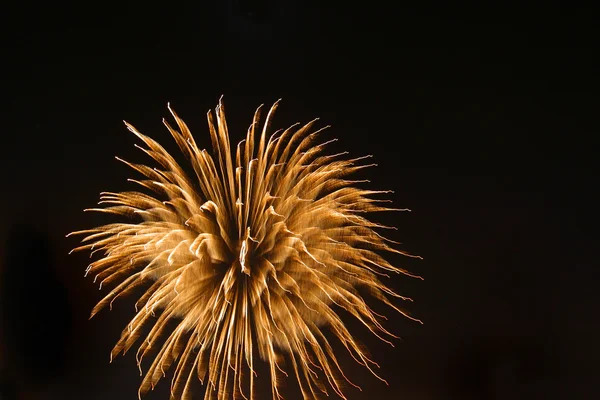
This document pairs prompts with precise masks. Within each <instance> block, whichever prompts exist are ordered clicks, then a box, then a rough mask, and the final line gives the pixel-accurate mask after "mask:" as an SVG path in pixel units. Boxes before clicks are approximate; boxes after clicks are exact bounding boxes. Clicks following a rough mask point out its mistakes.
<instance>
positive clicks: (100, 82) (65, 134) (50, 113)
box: [0, 0, 600, 400]
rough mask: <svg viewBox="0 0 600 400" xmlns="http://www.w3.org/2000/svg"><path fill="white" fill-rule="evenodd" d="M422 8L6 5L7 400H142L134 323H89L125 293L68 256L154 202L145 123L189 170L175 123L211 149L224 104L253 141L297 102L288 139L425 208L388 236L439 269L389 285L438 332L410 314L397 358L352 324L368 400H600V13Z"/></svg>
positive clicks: (1, 363) (392, 219) (2, 343)
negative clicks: (322, 148) (122, 214)
mask: <svg viewBox="0 0 600 400" xmlns="http://www.w3.org/2000/svg"><path fill="white" fill-rule="evenodd" d="M197 3H200V2H197ZM319 3H328V4H329V5H327V6H323V5H319ZM334 3H339V4H338V5H333V4H334ZM347 3H350V4H347ZM392 3H393V2H390V4H392ZM413 3H415V4H416V3H419V4H420V5H419V6H417V5H410V6H405V7H404V8H402V7H399V6H398V7H397V8H393V9H392V8H386V7H385V6H384V5H383V3H381V4H380V3H374V2H356V4H355V5H352V4H354V3H352V2H333V3H332V2H325V1H321V2H317V1H299V0H281V1H275V0H260V1H258V0H255V1H249V0H248V1H242V0H237V1H236V0H225V1H222V2H212V4H207V5H206V6H202V7H201V6H199V5H197V6H194V7H190V6H187V7H178V6H176V5H175V3H173V4H167V3H164V2H162V3H151V2H146V3H144V4H143V5H140V6H138V7H125V6H124V5H123V6H122V7H121V8H108V6H105V5H104V3H87V2H79V3H78V4H76V5H72V6H69V7H66V6H59V5H57V4H56V3H49V4H48V5H35V6H34V5H27V4H20V5H12V6H3V12H2V16H3V18H2V19H3V22H2V30H3V32H2V35H1V39H0V40H1V41H2V49H3V51H2V53H3V59H4V62H3V63H2V65H3V69H4V72H3V73H2V75H1V78H0V79H1V80H2V96H1V98H2V102H3V105H2V108H1V109H2V113H3V117H2V133H1V134H0V153H1V157H0V167H1V168H0V170H1V171H2V185H1V186H0V187H1V189H0V190H1V194H2V195H1V196H0V317H1V319H0V382H1V384H0V399H2V400H4V399H7V400H12V399H22V400H34V399H71V398H72V399H113V400H121V399H123V400H128V399H131V400H134V399H136V398H137V387H138V385H139V383H140V379H141V378H140V377H139V373H138V370H137V367H136V366H135V357H134V353H133V354H132V353H128V354H127V355H126V356H125V357H119V358H118V359H116V360H115V361H114V362H113V363H112V364H109V353H110V350H111V349H112V346H113V344H114V343H115V342H116V340H117V339H118V338H119V335H120V332H121V330H122V329H123V327H125V324H126V322H127V321H128V320H129V319H130V318H131V317H132V315H133V313H134V310H133V301H132V299H126V300H121V301H120V302H116V303H115V307H114V308H113V311H112V312H109V311H108V310H106V311H103V312H101V313H100V314H99V315H98V316H97V317H95V318H94V319H92V320H91V321H88V316H89V312H90V310H91V308H92V307H93V305H94V304H95V302H97V301H98V300H99V299H100V298H101V297H102V293H105V291H104V290H103V291H102V292H99V291H98V288H97V285H94V284H93V282H92V279H90V278H86V279H84V277H83V273H84V270H85V268H86V266H87V265H88V263H89V261H88V257H87V255H86V254H84V253H78V254H76V255H71V256H69V255H67V253H68V251H69V250H70V249H71V248H73V247H75V246H76V245H77V243H78V240H77V238H65V234H67V233H68V232H71V231H74V230H79V229H85V228H89V227H92V226H95V225H96V224H101V223H106V222H108V221H109V219H108V218H106V217H105V216H102V215H93V214H91V213H83V212H82V210H83V209H84V208H88V207H93V206H94V205H95V204H96V202H97V201H98V196H99V193H100V192H101V191H120V190H130V189H134V188H136V187H135V185H133V184H131V183H128V182H127V181H126V179H127V178H130V177H134V174H135V172H134V171H132V170H130V169H129V168H128V167H127V166H125V165H123V164H121V163H119V162H118V161H116V160H115V159H114V156H116V155H118V156H120V157H123V158H125V159H127V160H131V161H134V162H146V161H147V158H146V157H145V156H144V154H143V153H141V152H140V151H139V150H137V149H135V148H134V146H133V145H134V144H135V143H138V142H137V141H136V138H135V137H134V135H132V134H130V133H129V132H128V131H127V130H126V128H125V127H124V125H123V122H122V120H124V119H125V120H127V121H128V122H130V123H132V124H133V125H134V126H135V127H137V128H138V129H139V130H140V131H141V132H143V133H145V134H146V135H149V136H151V137H153V138H154V139H156V140H158V141H159V142H160V143H162V144H163V145H164V146H165V147H166V148H167V149H168V150H172V151H173V153H175V154H176V152H175V150H176V145H175V143H174V142H173V140H172V139H171V137H170V135H169V133H168V131H167V130H166V129H165V128H164V127H163V125H162V122H161V120H162V118H163V117H166V118H168V117H169V114H168V110H167V107H166V106H167V102H170V104H171V106H172V107H173V108H174V109H175V110H176V112H177V113H178V114H179V115H180V116H181V117H182V118H183V119H184V120H185V121H186V122H187V124H188V126H190V128H191V131H192V133H193V134H194V135H195V137H196V139H197V142H198V143H199V145H201V146H202V147H209V146H210V140H209V136H208V129H207V125H206V112H207V111H208V110H209V109H210V108H214V106H216V104H217V101H218V99H219V97H220V96H221V95H224V102H225V106H226V108H227V115H228V122H229V124H230V134H231V137H232V141H233V142H235V143H237V142H238V141H239V140H240V139H242V138H243V136H244V135H245V132H246V129H247V127H248V125H249V124H250V122H251V119H252V115H253V113H254V110H255V108H256V107H257V106H258V105H259V104H261V103H265V104H266V105H271V104H272V103H273V102H274V101H276V100H277V99H279V98H282V99H283V101H282V103H281V105H280V108H279V110H278V113H277V114H276V118H275V121H274V125H273V127H274V128H285V127H287V126H289V125H291V124H293V123H295V122H297V121H300V122H308V121H309V120H311V119H313V118H315V117H320V118H321V121H322V124H323V125H326V124H330V125H332V127H331V128H330V129H329V130H328V131H327V132H326V134H324V138H326V139H331V138H338V139H339V141H338V142H337V143H336V144H335V146H333V148H332V151H335V150H347V151H349V152H350V154H351V155H356V156H359V155H366V154H372V155H374V162H376V163H378V167H376V168H374V169H371V170H370V171H369V172H368V174H367V175H368V177H369V178H370V180H371V183H370V186H369V187H370V188H374V189H391V190H394V191H395V193H394V194H393V195H391V198H392V199H393V201H394V204H395V205H396V206H397V207H400V208H404V207H407V208H410V209H412V212H411V213H394V214H389V215H386V216H382V217H381V218H382V219H383V221H385V222H386V223H388V224H392V225H395V226H397V227H398V231H397V232H394V233H393V235H392V238H393V239H395V240H398V241H401V242H402V243H403V244H402V248H403V249H405V250H407V251H409V252H412V253H416V254H419V255H421V256H423V258H424V259H423V260H411V259H406V258H400V257H398V258H394V257H392V258H391V260H392V261H394V263H396V264H397V265H399V266H402V267H405V268H407V269H409V270H411V271H412V272H415V273H417V274H420V275H422V276H423V277H424V278H425V280H424V281H419V280H413V279H409V278H403V277H398V276H394V277H393V278H392V280H391V281H390V285H391V286H392V287H394V288H396V289H398V290H399V291H401V292H402V293H403V294H406V295H409V296H411V297H412V298H414V299H415V302H414V303H413V304H409V305H408V306H407V308H408V310H409V311H410V312H411V313H412V314H413V315H415V316H417V317H418V318H420V319H422V320H423V321H424V325H419V324H416V323H413V322H411V321H409V320H407V319H404V318H402V317H401V316H400V315H398V314H393V313H392V312H388V313H387V315H388V317H390V321H389V322H388V325H387V326H388V327H390V329H392V330H394V332H395V333H398V334H400V335H401V336H402V340H398V341H396V342H395V345H396V347H395V348H391V347H389V346H388V345H386V344H384V343H381V342H379V341H378V340H377V338H376V337H374V336H370V335H368V334H367V333H366V332H364V330H361V329H360V327H358V326H356V324H355V323H351V322H349V325H350V327H351V328H356V333H357V336H358V338H359V339H360V340H362V341H363V342H364V343H365V344H366V345H367V346H368V348H369V349H370V350H371V353H372V355H373V357H374V359H376V360H377V361H380V364H381V366H382V375H383V376H384V377H385V378H386V379H388V381H389V382H390V386H389V387H388V386H385V384H383V383H381V382H380V381H378V380H377V379H376V378H374V377H372V376H370V375H369V374H368V372H366V370H364V371H363V370H362V369H360V368H361V367H360V366H359V365H355V364H354V363H353V361H351V360H347V359H345V358H342V359H343V360H344V362H345V365H346V366H347V369H348V370H349V371H350V372H349V374H350V375H351V376H353V377H355V380H356V381H357V383H359V384H360V385H361V386H362V387H363V392H359V391H357V390H350V389H349V390H348V392H347V395H348V398H349V399H370V400H373V399H408V400H412V399H415V400H421V399H423V400H425V399H498V400H500V399H502V400H503V399H514V400H517V399H532V398H559V399H588V398H589V399H591V398H600V396H599V394H600V389H598V385H597V381H598V379H599V378H600V376H599V375H600V367H599V366H598V365H599V361H600V345H598V337H600V336H599V333H600V332H599V325H600V321H599V319H598V315H599V313H598V308H599V306H600V295H599V294H598V291H597V285H598V283H599V282H600V269H599V268H598V267H597V262H596V260H597V256H596V252H595V251H593V250H595V246H597V243H598V236H599V235H598V230H597V229H598V228H597V227H598V224H597V220H598V210H597V204H598V201H599V200H600V198H599V196H598V194H597V193H596V192H597V191H598V190H597V186H598V174H597V171H596V170H597V165H596V164H597V153H598V146H597V145H593V143H595V142H596V141H597V139H595V140H594V139H593V136H594V135H597V134H598V127H599V124H598V122H597V121H598V119H597V115H598V111H597V110H598V106H599V105H600V104H599V103H600V102H599V99H598V93H599V90H598V89H599V85H598V71H599V69H598V68H599V65H598V63H597V60H596V59H595V58H594V53H597V48H598V46H597V45H598V42H597V38H598V37H600V32H599V31H598V28H597V26H596V27H594V24H593V22H594V21H597V20H598V14H597V13H596V12H595V10H592V9H585V8H576V7H574V6H568V5H566V2H565V4H560V2H545V4H544V5H543V6H541V7H540V8H534V7H531V8H528V9H525V8H518V7H513V8H508V7H505V8H492V7H482V6H478V7H475V8H469V7H466V6H463V7H459V8H456V7H454V6H449V5H448V6H444V8H439V6H437V5H435V3H433V2H431V3H427V2H413ZM154 4H156V5H154ZM40 7H41V8H40ZM596 25H597V24H596ZM265 378H266V377H265ZM169 383H170V378H167V379H165V380H163V381H161V383H160V384H159V386H158V388H157V389H156V390H155V392H151V393H149V394H148V395H147V397H146V398H147V399H149V400H152V399H167V398H168V389H169ZM288 386H289V390H288V391H287V392H286V394H288V396H286V398H289V399H297V398H300V397H299V394H298V393H297V390H296V389H295V388H294V385H293V382H289V385H288ZM197 394H198V398H202V394H203V393H202V388H201V387H199V392H198V393H197Z"/></svg>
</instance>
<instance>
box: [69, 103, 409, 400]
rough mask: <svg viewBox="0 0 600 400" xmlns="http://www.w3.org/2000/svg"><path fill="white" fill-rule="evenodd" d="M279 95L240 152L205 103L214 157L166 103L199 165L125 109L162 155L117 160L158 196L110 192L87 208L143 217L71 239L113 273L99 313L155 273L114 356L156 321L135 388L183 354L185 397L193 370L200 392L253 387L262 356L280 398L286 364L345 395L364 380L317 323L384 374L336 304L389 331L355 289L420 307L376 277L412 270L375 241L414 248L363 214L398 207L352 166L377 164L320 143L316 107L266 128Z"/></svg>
mask: <svg viewBox="0 0 600 400" xmlns="http://www.w3.org/2000/svg"><path fill="white" fill-rule="evenodd" d="M278 103H279V102H276V103H275V104H274V105H273V106H272V107H271V109H270V110H269V112H268V115H267V117H266V120H265V122H264V125H263V127H262V130H261V131H260V133H259V132H258V130H259V129H258V124H259V116H260V110H261V107H259V108H258V109H257V110H256V113H255V115H254V119H253V121H252V124H251V126H250V128H249V130H248V133H247V137H246V139H245V140H243V141H241V142H240V143H239V144H238V145H237V149H236V150H235V152H233V151H232V149H231V148H230V142H229V134H228V131H227V123H226V121H225V110H224V107H223V104H222V102H221V101H220V102H219V105H218V106H217V108H216V110H215V116H216V121H215V116H213V113H212V112H210V111H209V112H208V126H209V131H210V136H211V140H212V145H213V155H212V156H211V155H210V154H209V153H208V152H207V151H206V150H200V149H199V148H198V146H197V145H196V142H195V141H194V138H193V137H192V135H191V133H190V130H189V129H188V127H187V126H186V124H185V123H184V122H183V121H182V120H181V119H180V118H179V117H178V116H177V115H176V114H175V112H173V110H171V108H170V107H169V110H170V112H171V114H172V115H173V117H174V119H175V121H176V123H177V126H178V130H177V129H175V128H173V127H171V125H169V123H168V122H166V121H163V122H164V124H165V126H166V127H167V129H168V130H169V132H170V133H171V134H172V136H173V138H174V139H175V141H176V142H177V145H178V146H179V148H180V150H181V151H182V152H183V153H184V155H185V156H186V157H187V159H188V160H189V162H190V163H191V167H192V168H193V170H194V172H195V174H194V176H193V178H191V177H190V176H188V174H186V173H185V172H184V170H183V169H182V167H181V166H180V165H179V164H178V162H177V161H176V160H175V159H174V158H173V157H172V156H171V155H170V154H169V153H167V151H166V150H165V149H164V148H163V147H162V146H161V145H160V144H158V143H157V142H156V141H154V140H152V139H151V138H149V137H147V136H145V135H143V134H141V133H140V132H138V131H137V130H136V129H135V128H134V127H133V126H131V125H130V124H128V123H127V122H125V124H126V126H127V128H128V129H129V130H130V131H131V132H133V133H134V134H135V135H136V136H137V137H138V138H139V139H141V140H142V141H143V142H144V143H145V145H146V146H147V147H146V148H142V147H139V148H140V149H141V150H143V151H144V152H145V153H146V154H148V155H149V156H150V157H151V158H153V159H154V160H155V161H156V162H157V163H158V164H159V165H160V167H161V168H151V167H148V166H146V165H141V164H133V163H129V162H127V161H123V160H120V159H119V158H117V159H119V160H120V161H123V162H124V163H125V164H127V165H129V166H130V167H131V168H133V169H134V170H136V171H138V172H139V173H141V174H142V175H143V176H144V177H145V178H144V179H142V180H133V179H132V180H131V181H133V182H136V183H138V184H139V185H141V186H143V187H144V188H146V189H149V190H150V191H151V192H154V193H155V194H157V195H158V196H157V197H154V196H151V195H148V194H144V193H141V192H137V191H131V192H121V193H111V192H103V193H102V194H101V198H100V203H99V204H106V205H107V206H105V208H93V209H90V211H100V212H104V213H110V214H117V215H120V216H127V217H134V218H135V219H137V220H138V221H140V222H137V221H136V222H132V223H125V222H119V223H112V224H108V225H104V226H101V227H98V228H94V229H89V230H83V231H78V232H73V233H71V234H69V235H72V234H84V235H86V237H85V238H84V239H83V241H82V243H84V244H83V245H82V246H80V247H77V248H75V249H74V250H73V251H78V250H90V251H91V252H92V254H93V253H95V252H101V253H102V254H103V255H102V258H100V259H98V260H96V261H94V262H92V263H91V264H90V265H89V266H88V268H87V270H86V275H87V274H88V273H91V274H94V275H95V276H96V278H95V280H99V281H100V287H102V285H107V284H112V283H116V284H117V285H116V287H114V288H113V289H112V290H111V291H110V293H108V295H107V296H106V297H104V299H102V300H101V301H100V302H99V303H98V305H96V307H95V308H94V309H93V311H92V316H93V315H94V314H96V313H97V312H98V311H99V310H100V309H101V308H103V307H105V306H106V305H110V306H111V307H112V303H113V301H114V300H115V299H116V298H117V297H119V296H122V295H124V294H126V293H128V292H131V291H132V290H133V289H135V288H137V287H139V286H140V285H141V284H142V283H143V282H147V281H151V282H152V285H151V286H150V287H149V288H148V289H147V290H145V292H144V294H143V295H142V296H141V297H140V299H139V300H138V302H137V303H136V311H137V313H136V315H135V317H134V318H133V319H132V321H131V322H130V323H129V325H128V326H127V327H126V328H125V329H124V330H123V333H122V336H121V339H120V340H119V341H118V343H117V344H116V345H115V347H114V349H113V350H112V353H111V359H112V357H114V356H115V355H116V354H118V353H120V352H123V353H125V352H126V351H127V350H129V349H130V348H131V347H132V346H133V345H134V343H135V342H136V340H137V339H138V338H139V337H140V336H141V335H142V333H141V332H142V329H141V328H142V327H143V326H145V325H148V326H149V327H151V328H150V331H149V333H147V335H146V336H145V339H144V340H143V342H142V344H141V345H140V347H139V350H138V352H137V360H138V365H139V366H140V372H141V362H142V359H143V357H144V356H145V355H147V354H148V353H149V352H150V351H151V350H152V349H156V351H157V354H156V355H155V357H154V359H153V360H152V363H151V365H150V367H149V370H148V371H147V372H146V374H145V376H144V378H143V381H142V383H141V385H140V391H139V393H140V395H141V394H143V393H145V392H146V391H148V390H149V389H150V388H154V386H155V385H156V383H157V382H158V381H159V380H160V379H161V378H162V377H163V376H164V375H165V371H167V369H168V368H169V367H170V366H171V365H173V364H175V366H174V368H175V371H174V376H173V379H172V384H171V392H172V395H173V397H175V398H182V399H190V398H191V390H190V383H191V381H192V379H193V377H194V376H197V377H198V378H199V379H200V380H201V381H202V382H203V383H205V382H206V384H207V390H206V393H205V399H209V398H215V397H217V398H219V399H224V398H250V399H253V398H255V397H256V393H255V392H256V390H255V379H256V376H257V375H256V373H255V370H256V369H255V366H256V357H257V356H258V357H259V358H260V359H261V360H263V361H265V362H266V365H267V366H268V370H269V371H270V382H271V388H272V396H273V399H279V398H282V396H281V393H280V384H281V378H282V377H283V376H288V374H289V373H293V374H294V375H295V379H297V381H298V384H299V386H300V388H301V390H302V394H303V397H304V398H305V399H313V398H317V397H319V396H318V394H319V393H325V394H327V393H328V388H331V389H333V391H334V392H335V393H337V394H338V395H339V396H340V397H342V398H345V396H344V394H343V392H342V388H343V386H344V385H345V383H344V382H348V383H350V384H351V385H353V386H356V385H355V384H354V383H352V382H350V380H349V379H347V377H346V376H345V375H344V372H343V371H342V368H341V366H340V364H339V362H338V360H337V358H336V354H335V353H334V351H333V350H332V347H331V345H330V343H329V340H328V339H327V337H326V335H325V334H324V331H323V329H325V328H327V329H329V330H330V331H331V332H332V333H333V335H334V336H335V337H336V338H337V339H339V341H340V342H341V344H342V345H343V346H344V347H345V348H346V349H347V350H348V352H349V353H350V354H351V355H352V357H353V358H354V359H355V360H356V361H357V362H358V363H359V364H362V365H363V366H364V367H366V368H367V369H368V370H369V371H371V372H372V373H373V374H374V375H375V376H377V377H378V378H379V379H381V380H383V378H380V377H379V376H378V375H377V374H376V372H375V371H374V367H376V366H377V364H376V363H375V362H374V361H372V360H371V359H370V358H369V357H368V355H367V354H366V352H365V350H364V349H363V348H362V347H361V346H359V344H358V343H357V341H356V340H355V338H354V337H353V335H352V334H351V333H350V332H349V331H348V329H347V328H346V326H345V325H344V323H343V322H342V319H341V317H340V316H339V314H338V311H339V310H341V309H343V310H346V311H347V312H348V313H350V314H351V315H352V316H354V318H356V319H357V320H358V321H360V322H361V323H362V324H364V325H365V326H366V327H367V328H368V329H369V330H370V331H371V332H372V333H373V334H374V335H376V336H377V337H379V338H380V339H382V340H384V341H388V339H387V338H386V337H388V338H392V337H395V336H394V335H393V334H392V333H390V332H389V331H387V330H386V329H385V328H384V327H383V325H382V324H381V322H380V320H381V319H383V316H381V315H379V314H377V313H375V312H374V311H373V310H372V309H371V308H370V307H369V305H368V304H367V303H366V302H365V300H364V299H363V296H362V295H361V294H360V293H359V290H364V291H366V292H367V293H368V294H370V295H371V296H373V297H374V298H375V299H378V300H380V301H382V302H383V303H385V304H387V305H388V306H390V307H392V308H393V309H394V310H396V311H398V312H400V313H401V314H403V315H405V316H407V317H408V318H411V319H413V318H412V317H410V316H409V315H407V314H406V313H405V312H404V311H402V310H401V309H400V308H399V307H397V306H396V305H394V304H393V303H392V302H391V301H390V299H389V297H395V298H400V299H404V300H410V299H408V298H406V297H403V296H401V295H399V294H397V293H396V292H394V291H393V290H392V289H390V288H389V287H388V286H386V285H385V284H383V283H382V282H381V280H380V277H381V276H387V275H386V272H393V273H402V274H406V275H409V276H412V277H417V276H415V275H412V274H410V273H409V272H407V271H405V270H403V269H400V268H398V267H395V266H393V265H391V264H390V263H389V262H388V261H386V260H385V259H384V258H383V257H382V256H381V255H380V254H379V253H378V252H381V251H387V252H395V253H399V254H403V255H407V256H409V254H407V253H405V252H404V251H401V250H397V249H395V248H394V247H393V243H395V242H393V241H391V240H389V239H386V238H385V237H384V236H382V235H381V234H380V233H378V232H376V230H378V229H385V228H390V227H387V226H383V225H381V224H379V223H375V222H372V221H370V220H368V219H367V218H365V216H364V215H365V213H368V212H378V211H390V210H394V209H392V208H389V207H386V206H384V205H382V202H384V201H385V200H380V199H377V196H376V195H379V194H382V193H387V191H373V190H366V189H360V188H358V187H357V183H358V182H359V181H352V180H347V179H345V178H346V177H347V176H348V175H350V174H352V173H354V172H356V171H358V170H360V169H362V168H366V167H369V166H371V165H372V164H365V163H364V160H365V159H366V158H367V157H360V158H354V159H344V156H345V155H346V153H340V154H333V155H324V154H323V152H322V150H323V148H324V146H325V145H327V143H329V142H325V143H320V144H315V141H316V139H317V136H318V134H319V132H321V131H322V130H323V129H325V128H326V127H325V128H322V129H319V130H316V131H313V130H312V128H313V125H314V124H315V122H316V121H317V120H316V119H315V120H313V121H311V122H309V123H307V124H306V125H304V126H301V127H300V126H299V125H298V124H296V125H294V126H292V127H290V128H288V129H285V130H280V131H277V132H275V133H273V134H272V135H269V136H268V131H269V124H270V122H271V119H272V117H273V113H274V112H275V109H276V108H277V105H278ZM234 158H235V159H234ZM159 198H162V199H164V201H162V200H160V199H159ZM391 229H393V228H391ZM411 257H413V256H411ZM417 278H419V277H417ZM169 321H177V324H176V326H175V327H174V328H173V327H172V325H171V324H169V325H167V323H168V322H169ZM415 321H418V320H416V319H415ZM419 322H420V321H419ZM167 326H168V327H169V328H167ZM159 343H162V345H161V344H159ZM284 360H287V367H285V366H284V365H282V364H283V361H284ZM290 366H291V368H289V367H290ZM288 368H289V370H287V371H286V369H288ZM356 387H358V386H356Z"/></svg>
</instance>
